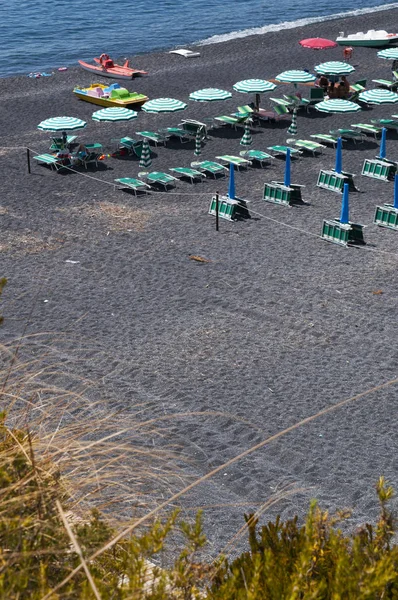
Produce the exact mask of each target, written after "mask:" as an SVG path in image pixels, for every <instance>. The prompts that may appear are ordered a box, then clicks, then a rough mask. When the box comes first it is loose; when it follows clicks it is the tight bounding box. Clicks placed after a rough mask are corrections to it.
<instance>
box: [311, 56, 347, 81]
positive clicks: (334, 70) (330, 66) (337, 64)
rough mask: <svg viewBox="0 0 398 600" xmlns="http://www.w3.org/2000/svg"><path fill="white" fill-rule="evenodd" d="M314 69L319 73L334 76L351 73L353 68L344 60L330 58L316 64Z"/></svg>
mask: <svg viewBox="0 0 398 600" xmlns="http://www.w3.org/2000/svg"><path fill="white" fill-rule="evenodd" d="M314 71H315V72H316V73H318V74H319V75H328V76H331V75H332V76H333V75H334V76H335V77H341V75H349V74H350V73H353V71H355V69H354V67H352V66H351V65H349V64H348V63H346V62H342V61H340V60H330V61H327V62H324V63H321V64H320V65H317V66H316V67H315V68H314Z"/></svg>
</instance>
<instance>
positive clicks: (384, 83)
mask: <svg viewBox="0 0 398 600" xmlns="http://www.w3.org/2000/svg"><path fill="white" fill-rule="evenodd" d="M372 81H373V83H376V84H377V86H378V87H381V88H387V89H388V90H390V91H391V92H395V91H397V89H398V81H389V80H388V79H372Z"/></svg>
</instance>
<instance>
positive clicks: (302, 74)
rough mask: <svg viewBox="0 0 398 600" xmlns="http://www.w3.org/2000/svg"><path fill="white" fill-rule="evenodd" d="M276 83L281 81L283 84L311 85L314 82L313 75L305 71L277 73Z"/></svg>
mask: <svg viewBox="0 0 398 600" xmlns="http://www.w3.org/2000/svg"><path fill="white" fill-rule="evenodd" d="M275 79H276V81H281V82H283V83H294V84H295V85H296V84H297V83H312V82H313V81H315V79H316V77H315V75H312V74H311V73H307V71H300V70H292V71H283V73H279V75H277V76H276V77H275Z"/></svg>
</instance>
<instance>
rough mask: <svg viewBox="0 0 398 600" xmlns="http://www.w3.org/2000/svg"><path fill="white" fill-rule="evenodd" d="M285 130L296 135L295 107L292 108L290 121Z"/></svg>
mask: <svg viewBox="0 0 398 600" xmlns="http://www.w3.org/2000/svg"><path fill="white" fill-rule="evenodd" d="M287 132H288V133H290V135H297V108H294V109H293V114H292V122H291V125H290V127H289V129H288V130H287Z"/></svg>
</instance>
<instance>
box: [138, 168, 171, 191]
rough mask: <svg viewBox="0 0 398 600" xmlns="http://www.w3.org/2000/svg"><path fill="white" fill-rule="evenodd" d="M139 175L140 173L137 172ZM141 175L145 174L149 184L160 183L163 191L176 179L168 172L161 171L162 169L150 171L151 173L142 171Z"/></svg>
mask: <svg viewBox="0 0 398 600" xmlns="http://www.w3.org/2000/svg"><path fill="white" fill-rule="evenodd" d="M139 175H140V173H139ZM142 176H145V177H146V179H147V181H148V182H149V183H150V184H151V185H162V186H163V187H164V191H165V192H167V190H168V186H170V185H171V186H174V187H175V185H176V184H175V182H176V181H178V179H177V177H173V175H169V173H163V172H162V171H152V173H142Z"/></svg>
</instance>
